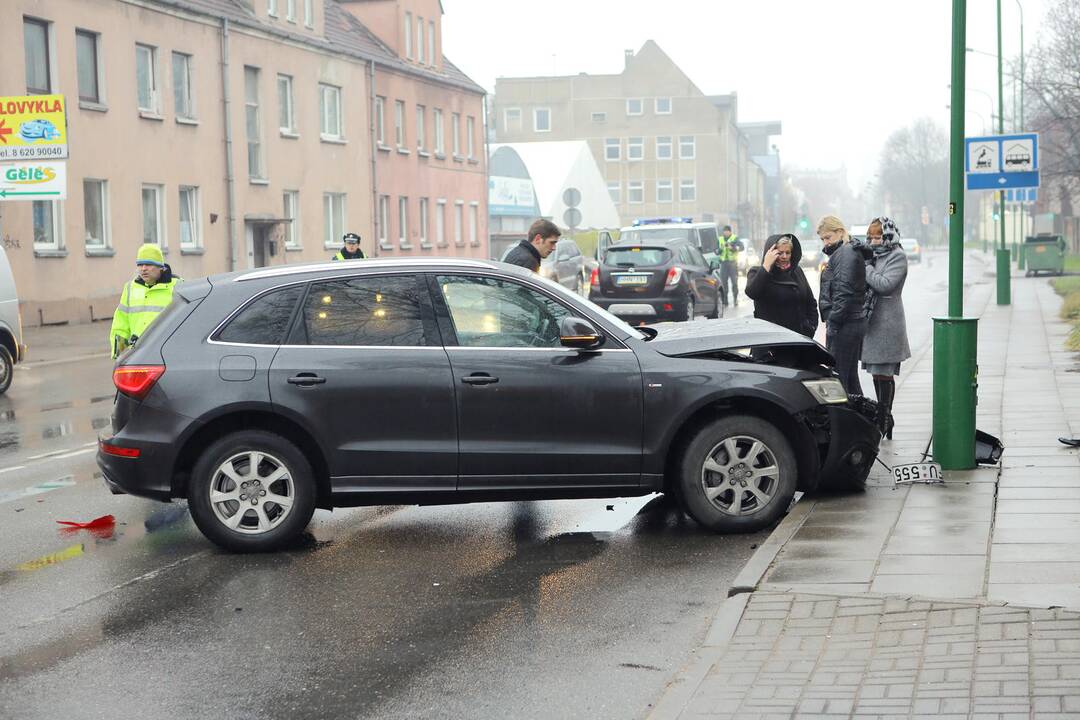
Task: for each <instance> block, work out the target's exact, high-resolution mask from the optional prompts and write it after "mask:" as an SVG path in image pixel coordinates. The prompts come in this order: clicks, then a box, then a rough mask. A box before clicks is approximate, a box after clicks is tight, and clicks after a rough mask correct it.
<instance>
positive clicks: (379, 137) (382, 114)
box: [375, 95, 386, 145]
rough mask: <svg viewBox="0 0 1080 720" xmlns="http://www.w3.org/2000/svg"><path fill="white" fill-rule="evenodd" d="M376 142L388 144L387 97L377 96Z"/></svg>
mask: <svg viewBox="0 0 1080 720" xmlns="http://www.w3.org/2000/svg"><path fill="white" fill-rule="evenodd" d="M375 142H376V143H377V144H379V145H386V98H384V97H382V96H379V95H376V96H375Z"/></svg>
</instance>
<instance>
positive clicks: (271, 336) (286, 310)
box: [217, 285, 303, 345]
mask: <svg viewBox="0 0 1080 720" xmlns="http://www.w3.org/2000/svg"><path fill="white" fill-rule="evenodd" d="M302 290H303V286H302V285H291V286H289V287H287V288H282V289H281V290H274V291H272V292H268V293H266V294H265V295H261V296H259V297H257V298H255V300H253V301H252V302H251V303H249V304H248V306H247V307H245V308H244V309H243V310H241V311H240V313H239V314H238V315H237V316H236V317H234V318H233V319H232V320H230V321H229V324H228V325H226V326H225V329H223V330H222V331H221V332H220V333H218V336H217V339H218V340H221V341H222V342H234V343H246V344H248V345H280V344H281V343H282V342H283V341H284V339H285V331H286V330H288V329H289V319H290V318H292V314H293V308H294V307H296V301H297V300H298V299H300V292H301V291H302Z"/></svg>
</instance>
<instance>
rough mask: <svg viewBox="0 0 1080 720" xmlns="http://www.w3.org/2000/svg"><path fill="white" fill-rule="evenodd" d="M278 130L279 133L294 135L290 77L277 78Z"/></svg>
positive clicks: (294, 123) (294, 119)
mask: <svg viewBox="0 0 1080 720" xmlns="http://www.w3.org/2000/svg"><path fill="white" fill-rule="evenodd" d="M277 101H278V129H280V130H281V132H283V133H286V134H289V135H295V134H296V110H295V105H294V104H293V87H292V76H291V75H278V76H277Z"/></svg>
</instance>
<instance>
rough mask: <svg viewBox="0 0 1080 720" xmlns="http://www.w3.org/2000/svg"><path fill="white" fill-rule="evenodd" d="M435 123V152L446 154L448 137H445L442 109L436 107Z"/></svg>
mask: <svg viewBox="0 0 1080 720" xmlns="http://www.w3.org/2000/svg"><path fill="white" fill-rule="evenodd" d="M432 120H433V121H434V123H435V154H436V155H445V154H446V138H445V137H444V134H445V128H444V127H443V119H442V110H440V109H439V108H435V116H434V117H433V118H432Z"/></svg>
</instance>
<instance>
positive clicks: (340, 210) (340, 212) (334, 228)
mask: <svg viewBox="0 0 1080 720" xmlns="http://www.w3.org/2000/svg"><path fill="white" fill-rule="evenodd" d="M344 235H345V193H323V247H328V248H329V247H337V245H338V243H339V242H341V238H342V237H343V236H344Z"/></svg>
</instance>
